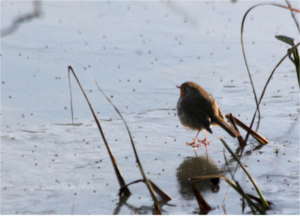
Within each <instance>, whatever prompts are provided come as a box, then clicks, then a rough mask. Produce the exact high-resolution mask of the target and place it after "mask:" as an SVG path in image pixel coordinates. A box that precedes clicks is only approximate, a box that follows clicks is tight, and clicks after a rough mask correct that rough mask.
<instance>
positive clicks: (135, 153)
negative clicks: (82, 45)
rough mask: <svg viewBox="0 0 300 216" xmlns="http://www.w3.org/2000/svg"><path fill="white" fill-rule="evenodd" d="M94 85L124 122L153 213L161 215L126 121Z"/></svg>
mask: <svg viewBox="0 0 300 216" xmlns="http://www.w3.org/2000/svg"><path fill="white" fill-rule="evenodd" d="M95 83H96V85H97V87H98V89H99V91H100V92H101V93H102V94H103V96H104V97H105V98H106V99H107V100H108V102H109V103H110V104H111V105H112V106H113V107H114V108H115V110H116V112H117V113H118V114H119V116H120V117H121V119H122V120H123V122H124V124H125V127H126V129H127V132H128V135H129V138H130V141H131V145H132V148H133V152H134V155H135V158H136V162H137V164H138V166H139V169H140V172H141V174H142V177H143V179H144V181H145V183H146V185H147V188H148V190H149V193H150V195H151V197H152V199H153V202H154V207H155V211H156V213H157V214H161V213H160V209H159V205H158V201H157V198H156V196H155V194H154V192H153V188H152V185H151V184H150V182H149V180H148V179H147V177H146V175H145V172H144V170H143V167H142V164H141V162H140V159H139V156H138V154H137V151H136V149H135V145H134V142H133V139H132V136H131V132H130V130H129V128H128V125H127V123H126V121H125V120H124V118H123V116H122V114H121V113H120V111H119V110H118V108H117V107H116V106H115V105H114V104H113V103H112V102H111V100H110V99H109V98H108V97H107V96H106V95H105V94H104V92H103V91H102V90H101V88H100V87H99V85H98V83H97V81H96V80H95Z"/></svg>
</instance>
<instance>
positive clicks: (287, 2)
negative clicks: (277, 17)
mask: <svg viewBox="0 0 300 216" xmlns="http://www.w3.org/2000/svg"><path fill="white" fill-rule="evenodd" d="M285 2H286V4H287V5H288V6H289V7H291V4H290V3H289V1H288V0H285ZM291 14H292V17H293V19H294V21H295V23H296V26H297V29H298V32H299V33H300V27H299V23H298V21H297V19H296V17H295V14H294V12H293V11H291Z"/></svg>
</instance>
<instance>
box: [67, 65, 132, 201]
mask: <svg viewBox="0 0 300 216" xmlns="http://www.w3.org/2000/svg"><path fill="white" fill-rule="evenodd" d="M70 71H71V72H72V73H73V75H74V77H75V79H76V81H77V83H78V85H79V87H80V89H81V91H82V93H83V95H84V97H85V99H86V101H87V103H88V105H89V107H90V109H91V112H92V114H93V117H94V119H95V122H96V124H97V126H98V129H99V131H100V134H101V136H102V139H103V141H104V144H105V146H106V149H107V151H108V154H109V157H110V159H111V162H112V165H113V167H114V170H115V173H116V176H117V179H118V182H119V185H120V187H123V186H125V185H126V183H125V181H124V179H123V177H122V174H121V172H120V170H119V167H118V164H117V161H116V159H115V157H114V156H113V154H112V151H111V150H110V147H109V145H108V143H107V141H106V138H105V135H104V133H103V130H102V127H101V125H100V122H99V120H98V118H97V116H96V113H95V111H94V109H93V107H92V105H91V103H90V101H89V99H88V97H87V95H86V93H85V91H84V90H83V88H82V86H81V84H80V82H79V80H78V78H77V76H76V73H75V72H74V70H73V68H72V66H69V67H68V74H69V84H70V88H71V78H70ZM71 96H72V94H71ZM71 107H73V105H72V100H71ZM72 122H73V108H72ZM124 194H125V195H126V196H129V195H130V194H131V193H130V191H129V189H128V188H127V189H125V190H124Z"/></svg>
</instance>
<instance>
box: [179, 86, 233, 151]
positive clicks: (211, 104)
mask: <svg viewBox="0 0 300 216" xmlns="http://www.w3.org/2000/svg"><path fill="white" fill-rule="evenodd" d="M176 87H177V88H179V89H180V97H179V100H178V102H177V115H178V118H179V120H180V122H181V124H182V125H183V126H184V127H185V128H187V129H192V130H198V133H197V135H196V137H195V139H194V141H193V142H192V143H189V142H187V144H188V145H192V146H197V147H198V146H200V145H199V144H196V139H197V137H198V135H199V133H200V131H201V130H203V129H205V130H206V136H205V139H204V140H198V141H199V142H201V143H203V144H204V145H205V147H206V145H208V144H209V142H207V141H206V138H207V133H208V132H209V133H211V134H212V133H213V132H212V130H211V129H210V128H211V127H212V126H220V127H222V128H223V129H224V130H225V131H226V132H227V133H228V134H230V135H231V136H232V137H237V136H238V135H239V132H238V131H236V130H235V129H234V128H232V127H231V126H229V125H228V124H227V123H226V122H225V121H224V115H223V113H222V111H221V109H220V108H219V106H218V104H217V102H216V101H215V100H214V99H213V97H212V96H210V95H209V94H208V93H207V92H206V91H205V90H204V89H203V88H202V87H201V86H199V85H197V84H196V83H193V82H186V83H183V84H182V85H181V86H176Z"/></svg>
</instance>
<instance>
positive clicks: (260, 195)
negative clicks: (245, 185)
mask: <svg viewBox="0 0 300 216" xmlns="http://www.w3.org/2000/svg"><path fill="white" fill-rule="evenodd" d="M218 138H219V139H220V140H221V142H222V143H223V145H224V146H225V148H226V149H227V150H228V151H229V152H230V154H231V156H232V157H233V158H234V159H235V160H236V161H237V162H238V164H239V165H240V166H241V167H242V169H243V170H244V172H245V173H246V174H247V176H248V178H249V179H250V181H251V182H252V184H253V186H254V188H255V190H256V192H257V193H258V195H259V197H260V199H261V201H262V204H263V206H264V207H265V208H269V205H268V203H267V202H266V200H265V198H264V196H263V195H262V193H261V191H260V190H259V188H258V186H257V184H256V182H255V181H254V179H253V178H252V176H251V175H250V173H249V172H248V170H247V169H246V168H245V166H244V165H243V164H242V163H241V162H240V160H239V159H238V158H237V156H236V155H235V154H234V152H233V151H232V150H231V149H230V148H229V146H228V145H227V143H226V142H225V141H224V140H223V138H222V137H221V136H218Z"/></svg>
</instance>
